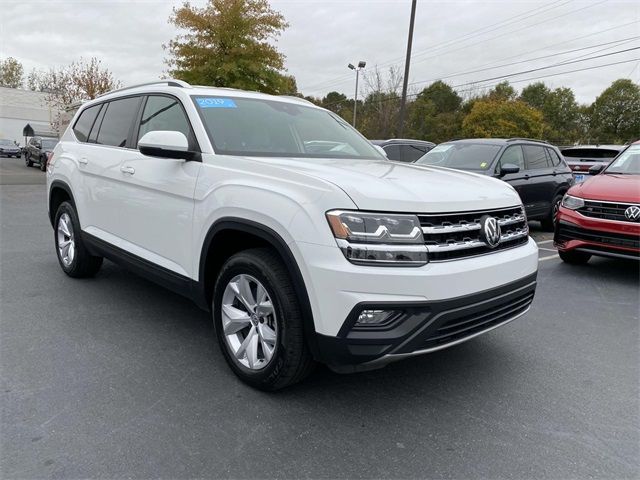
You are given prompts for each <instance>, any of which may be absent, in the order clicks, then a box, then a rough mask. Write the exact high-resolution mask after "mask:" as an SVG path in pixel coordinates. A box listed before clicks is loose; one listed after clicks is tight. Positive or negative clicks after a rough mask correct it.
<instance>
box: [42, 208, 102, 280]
mask: <svg viewBox="0 0 640 480" xmlns="http://www.w3.org/2000/svg"><path fill="white" fill-rule="evenodd" d="M65 214H66V215H67V216H68V218H69V219H70V222H71V226H72V230H71V233H72V234H73V235H72V237H71V238H72V240H73V245H74V255H73V259H72V260H70V261H69V262H68V263H67V262H66V261H65V260H63V257H62V255H61V252H60V249H59V248H58V229H59V227H60V218H61V217H62V216H63V215H65ZM67 238H68V237H67ZM53 239H54V245H55V249H56V255H57V257H58V262H59V263H60V267H62V270H63V271H64V273H66V274H67V275H69V276H70V277H73V278H86V277H93V276H94V275H95V274H96V273H98V270H100V267H101V266H102V260H103V259H102V257H96V256H93V255H91V254H90V253H89V251H88V250H87V248H86V246H85V245H84V243H83V241H82V236H81V235H80V222H79V221H78V215H77V214H76V210H75V208H74V206H73V205H72V204H71V203H69V202H62V203H61V204H60V206H59V207H58V211H57V212H56V217H55V222H54V230H53Z"/></svg>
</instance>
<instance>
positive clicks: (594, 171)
mask: <svg viewBox="0 0 640 480" xmlns="http://www.w3.org/2000/svg"><path fill="white" fill-rule="evenodd" d="M603 168H604V164H602V163H596V164H595V165H593V166H592V167H591V168H589V175H598V174H599V173H600V172H601V171H602V169H603Z"/></svg>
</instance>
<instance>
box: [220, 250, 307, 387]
mask: <svg viewBox="0 0 640 480" xmlns="http://www.w3.org/2000/svg"><path fill="white" fill-rule="evenodd" d="M212 307H213V308H212V311H213V321H214V326H215V331H216V336H217V338H218V343H219V345H220V349H221V350H222V353H223V355H224V357H225V360H226V361H227V363H228V364H229V366H230V367H231V369H232V370H233V372H234V373H235V374H236V375H237V376H238V377H239V378H240V379H241V380H242V381H243V382H245V383H247V384H249V385H251V386H252V387H255V388H258V389H261V390H278V389H281V388H284V387H287V386H289V385H292V384H294V383H296V382H299V381H300V380H302V379H303V378H304V377H306V376H307V375H308V374H309V373H310V372H311V370H312V368H313V365H314V362H313V359H312V357H311V353H310V352H309V349H308V347H307V344H306V342H305V338H304V331H303V323H302V322H303V320H302V313H301V309H300V304H299V301H298V297H297V295H296V293H295V290H294V288H293V283H292V281H291V278H290V276H289V272H288V271H287V269H286V267H285V266H284V264H283V263H282V260H280V258H279V257H278V256H277V255H276V253H275V252H274V251H273V250H271V249H269V248H255V249H250V250H245V251H243V252H240V253H237V254H235V255H233V256H232V257H231V258H229V260H227V262H226V263H225V264H224V265H223V267H222V269H221V271H220V274H219V275H218V279H217V281H216V284H215V287H214V295H213V305H212Z"/></svg>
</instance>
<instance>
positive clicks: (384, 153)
mask: <svg viewBox="0 0 640 480" xmlns="http://www.w3.org/2000/svg"><path fill="white" fill-rule="evenodd" d="M373 148H375V149H376V150H378V153H381V154H382V155H384V156H385V158H386V157H387V152H386V151H385V150H384V148H382V147H381V146H380V145H374V146H373Z"/></svg>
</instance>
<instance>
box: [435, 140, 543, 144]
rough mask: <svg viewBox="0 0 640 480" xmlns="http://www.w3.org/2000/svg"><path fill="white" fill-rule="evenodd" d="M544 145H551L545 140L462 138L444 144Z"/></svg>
mask: <svg viewBox="0 0 640 480" xmlns="http://www.w3.org/2000/svg"><path fill="white" fill-rule="evenodd" d="M516 142H521V143H542V144H545V145H549V143H548V142H545V141H544V140H536V139H535V138H460V139H453V140H449V141H447V142H443V143H484V144H487V145H506V144H508V143H516Z"/></svg>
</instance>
